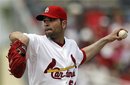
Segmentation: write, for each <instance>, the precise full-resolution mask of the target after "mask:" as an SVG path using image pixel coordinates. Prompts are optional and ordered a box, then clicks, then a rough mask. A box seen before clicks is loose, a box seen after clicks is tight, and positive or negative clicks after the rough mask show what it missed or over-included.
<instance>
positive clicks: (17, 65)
mask: <svg viewBox="0 0 130 85" xmlns="http://www.w3.org/2000/svg"><path fill="white" fill-rule="evenodd" d="M26 50H27V46H26V45H25V44H23V43H22V42H21V41H20V40H16V41H15V42H14V43H12V44H11V45H10V49H9V52H8V57H7V58H8V61H9V71H10V72H11V74H12V75H14V76H15V77H16V78H21V77H22V75H23V74H24V71H25V69H26Z"/></svg>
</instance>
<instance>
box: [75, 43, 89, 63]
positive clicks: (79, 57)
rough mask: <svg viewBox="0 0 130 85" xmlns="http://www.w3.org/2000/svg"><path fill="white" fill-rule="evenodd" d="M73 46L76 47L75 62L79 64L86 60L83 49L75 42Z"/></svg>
mask: <svg viewBox="0 0 130 85" xmlns="http://www.w3.org/2000/svg"><path fill="white" fill-rule="evenodd" d="M75 48H76V52H75V56H76V58H77V64H78V65H81V64H83V63H84V62H85V61H86V58H87V56H86V53H85V51H84V50H82V49H80V48H79V47H78V45H77V44H76V43H75Z"/></svg>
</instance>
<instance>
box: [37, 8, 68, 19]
mask: <svg viewBox="0 0 130 85" xmlns="http://www.w3.org/2000/svg"><path fill="white" fill-rule="evenodd" d="M45 17H49V18H59V19H63V20H67V13H66V11H65V10H64V9H63V8H61V7H60V6H48V7H47V8H46V9H45V11H44V12H43V13H42V14H40V15H38V16H37V17H36V19H37V20H39V21H42V20H43V19H44V18H45Z"/></svg>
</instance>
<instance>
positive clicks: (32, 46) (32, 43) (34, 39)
mask: <svg viewBox="0 0 130 85" xmlns="http://www.w3.org/2000/svg"><path fill="white" fill-rule="evenodd" d="M24 35H26V36H27V37H28V38H29V43H28V46H27V56H29V57H35V56H36V55H37V53H38V48H39V44H38V36H37V35H36V34H27V33H24Z"/></svg>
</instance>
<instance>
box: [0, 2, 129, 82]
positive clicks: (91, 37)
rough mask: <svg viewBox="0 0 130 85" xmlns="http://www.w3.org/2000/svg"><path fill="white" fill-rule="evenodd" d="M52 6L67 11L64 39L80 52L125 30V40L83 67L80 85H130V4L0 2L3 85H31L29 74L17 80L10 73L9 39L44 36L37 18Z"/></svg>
mask: <svg viewBox="0 0 130 85" xmlns="http://www.w3.org/2000/svg"><path fill="white" fill-rule="evenodd" d="M49 5H59V6H62V7H63V8H65V9H66V11H67V12H68V27H67V29H66V33H65V35H66V36H67V37H69V38H72V39H74V40H75V41H76V42H77V44H78V45H79V47H80V48H82V47H84V46H88V45H90V44H92V43H94V42H95V41H97V40H98V39H100V38H102V37H104V36H106V35H107V34H109V33H110V32H111V31H112V30H114V29H116V28H126V29H127V30H128V31H129V33H128V37H127V38H126V39H125V40H122V41H121V42H119V41H115V42H113V43H110V44H108V45H106V46H105V47H104V48H103V49H102V50H101V51H100V53H99V54H97V55H96V57H95V58H94V59H92V60H91V61H89V62H88V63H87V64H85V65H83V66H81V67H80V71H79V77H78V81H77V85H130V52H129V51H130V35H129V34H130V0H0V85H28V78H27V72H25V74H24V76H23V77H22V78H21V79H16V78H14V77H13V76H11V75H10V73H9V71H8V69H9V68H8V60H7V58H6V56H7V53H8V49H9V43H10V41H9V38H8V36H9V34H10V33H11V32H13V31H21V32H26V33H36V34H44V32H43V28H42V26H41V22H38V21H36V19H35V17H36V16H37V15H38V14H40V13H41V12H42V11H43V10H44V9H45V7H47V6H49Z"/></svg>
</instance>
